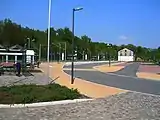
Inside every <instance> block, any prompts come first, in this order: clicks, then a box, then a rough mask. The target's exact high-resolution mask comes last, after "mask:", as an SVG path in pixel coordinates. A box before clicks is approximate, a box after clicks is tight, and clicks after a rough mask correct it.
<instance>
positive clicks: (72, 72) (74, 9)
mask: <svg viewBox="0 0 160 120" xmlns="http://www.w3.org/2000/svg"><path fill="white" fill-rule="evenodd" d="M82 9H83V8H82V7H81V8H73V11H72V35H73V36H72V67H71V84H73V83H74V13H75V12H76V11H80V10H82Z"/></svg>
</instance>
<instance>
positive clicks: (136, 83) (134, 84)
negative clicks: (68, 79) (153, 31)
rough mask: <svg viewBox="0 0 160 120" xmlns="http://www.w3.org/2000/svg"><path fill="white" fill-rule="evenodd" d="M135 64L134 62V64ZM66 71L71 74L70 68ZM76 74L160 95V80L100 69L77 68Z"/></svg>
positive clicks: (127, 88) (93, 80)
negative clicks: (85, 69) (79, 69)
mask: <svg viewBox="0 0 160 120" xmlns="http://www.w3.org/2000/svg"><path fill="white" fill-rule="evenodd" d="M103 64H104V63H103ZM134 65H135V64H133V66H134ZM78 66H80V67H81V68H83V66H84V65H78ZM78 66H76V67H78ZM91 66H92V67H93V66H95V64H90V67H91ZM133 66H132V67H133ZM68 67H69V66H68ZM130 67H131V66H130ZM136 67H137V66H136ZM136 67H135V68H136ZM128 69H129V68H127V69H126V70H128ZM64 71H65V72H66V73H67V74H71V72H70V70H64ZM74 76H75V77H77V78H82V79H85V80H87V81H91V82H94V83H99V84H103V85H107V86H111V87H117V88H121V89H126V90H131V91H137V92H143V93H150V94H155V95H160V82H159V81H153V80H146V79H140V78H137V77H130V76H123V75H117V74H112V73H102V72H99V71H78V70H76V71H75V73H74Z"/></svg>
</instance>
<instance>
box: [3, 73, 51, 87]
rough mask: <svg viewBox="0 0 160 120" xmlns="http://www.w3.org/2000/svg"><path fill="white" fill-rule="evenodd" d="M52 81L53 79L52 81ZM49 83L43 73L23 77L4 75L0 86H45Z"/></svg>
mask: <svg viewBox="0 0 160 120" xmlns="http://www.w3.org/2000/svg"><path fill="white" fill-rule="evenodd" d="M50 80H51V79H50ZM47 83H48V77H47V76H45V75H44V74H43V73H28V74H25V75H22V76H21V77H18V76H16V75H15V74H10V75H9V74H4V75H2V76H0V86H10V85H21V84H37V85H45V84H47Z"/></svg>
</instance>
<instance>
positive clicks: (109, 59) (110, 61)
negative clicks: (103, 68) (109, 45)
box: [109, 52, 111, 67]
mask: <svg viewBox="0 0 160 120" xmlns="http://www.w3.org/2000/svg"><path fill="white" fill-rule="evenodd" d="M110 66H111V58H110V52H109V67H110Z"/></svg>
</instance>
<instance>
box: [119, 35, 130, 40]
mask: <svg viewBox="0 0 160 120" xmlns="http://www.w3.org/2000/svg"><path fill="white" fill-rule="evenodd" d="M119 39H120V40H128V37H127V36H125V35H121V36H119Z"/></svg>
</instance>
